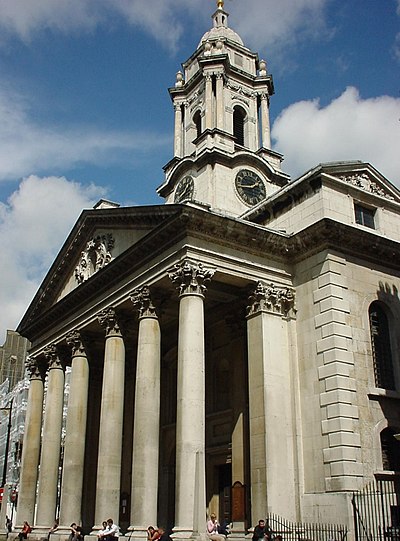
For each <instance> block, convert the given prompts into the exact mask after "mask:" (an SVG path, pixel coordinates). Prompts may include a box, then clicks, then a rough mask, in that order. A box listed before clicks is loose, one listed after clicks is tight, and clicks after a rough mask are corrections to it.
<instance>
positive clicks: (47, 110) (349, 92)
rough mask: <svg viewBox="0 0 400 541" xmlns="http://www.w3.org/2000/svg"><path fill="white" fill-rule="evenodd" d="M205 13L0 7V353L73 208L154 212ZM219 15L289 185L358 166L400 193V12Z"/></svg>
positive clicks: (84, 4)
mask: <svg viewBox="0 0 400 541" xmlns="http://www.w3.org/2000/svg"><path fill="white" fill-rule="evenodd" d="M215 7H216V3H215V0H186V1H185V2H183V1H182V0H180V1H178V0H153V1H152V2H151V1H150V0H148V1H144V0H35V2H32V1H31V0H0V242H1V246H2V258H1V260H0V275H1V277H2V279H1V285H0V306H1V307H2V310H1V311H0V312H1V313H2V315H1V316H0V343H2V335H3V334H4V330H5V329H6V328H10V329H12V328H15V327H16V325H17V324H18V322H19V320H20V319H21V317H22V315H23V312H24V310H25V309H26V307H27V305H28V304H29V302H30V299H31V298H32V296H33V294H34V293H35V291H36V289H37V287H38V285H39V284H40V282H41V280H42V279H43V277H44V274H45V273H46V271H47V269H48V267H49V266H50V264H51V262H52V260H53V258H54V257H55V255H56V253H57V251H58V250H59V248H60V246H61V245H62V243H63V240H64V239H65V237H66V235H67V234H68V232H69V230H70V229H71V227H72V226H73V224H74V222H75V220H76V219H77V217H78V216H79V214H80V212H81V210H82V208H88V207H89V208H90V207H91V206H93V204H94V203H95V202H96V201H97V200H98V199H100V198H101V197H105V198H108V199H111V200H113V201H116V202H119V203H121V204H123V205H136V204H139V205H143V204H158V203H162V200H161V199H160V198H159V197H158V196H157V194H156V192H155V189H156V187H157V186H158V185H160V184H161V183H162V181H163V171H162V166H163V165H164V164H165V163H167V162H168V161H169V160H170V159H171V157H172V133H173V111H172V107H171V101H170V98H169V95H168V92H167V88H168V87H169V86H173V84H174V81H175V73H176V72H177V71H178V70H179V69H180V64H181V62H183V61H185V60H186V59H187V58H188V57H189V56H190V55H191V54H192V52H193V51H194V50H195V48H196V47H197V45H198V43H199V41H200V38H201V36H202V35H203V34H204V32H206V31H207V30H208V29H209V28H210V27H211V19H210V16H211V14H212V13H213V11H214V10H215ZM250 7H251V9H249V3H248V2H244V0H226V2H225V8H226V10H227V11H228V12H229V13H230V18H229V25H230V26H231V27H232V28H234V29H235V30H236V31H237V32H238V33H239V34H240V35H241V37H242V39H243V40H244V43H245V45H247V46H248V47H250V48H251V49H253V50H255V51H257V52H258V53H259V56H260V58H264V59H265V60H267V63H268V70H269V72H270V73H272V75H273V77H274V83H275V91H276V94H275V95H274V96H273V98H272V100H271V121H272V123H273V127H272V136H273V141H274V148H275V150H278V151H279V152H282V153H283V154H284V155H285V161H284V162H283V168H284V170H285V171H286V172H288V173H290V174H291V175H292V177H293V178H296V177H297V176H298V175H300V174H301V173H302V172H304V171H306V170H307V169H308V168H311V167H313V166H314V165H316V164H318V163H320V162H322V161H332V160H342V159H362V160H365V161H369V162H371V163H373V164H374V165H375V167H377V168H378V169H379V170H380V171H381V172H382V173H383V174H384V175H386V176H387V177H388V178H389V180H391V181H392V182H393V183H394V184H396V185H397V186H400V168H399V158H398V155H399V147H400V144H399V143H400V133H399V131H400V77H399V68H400V0H279V2H277V1H276V0H252V2H251V3H250Z"/></svg>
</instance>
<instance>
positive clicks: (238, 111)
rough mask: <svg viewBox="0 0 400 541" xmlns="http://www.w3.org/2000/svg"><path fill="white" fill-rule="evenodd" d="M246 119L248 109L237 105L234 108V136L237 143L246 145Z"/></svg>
mask: <svg viewBox="0 0 400 541" xmlns="http://www.w3.org/2000/svg"><path fill="white" fill-rule="evenodd" d="M245 119H246V111H245V110H244V109H242V108H241V107H238V106H236V107H235V108H234V109H233V136H234V138H235V143H236V144H237V145H240V146H242V147H244V146H245V145H244V143H245V141H244V121H245Z"/></svg>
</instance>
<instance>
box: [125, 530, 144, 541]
mask: <svg viewBox="0 0 400 541" xmlns="http://www.w3.org/2000/svg"><path fill="white" fill-rule="evenodd" d="M120 537H123V538H124V541H125V540H129V539H135V540H136V539H142V541H146V539H147V527H145V526H129V528H128V531H127V532H126V534H125V535H123V536H120Z"/></svg>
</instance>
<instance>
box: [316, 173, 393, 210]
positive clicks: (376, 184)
mask: <svg viewBox="0 0 400 541" xmlns="http://www.w3.org/2000/svg"><path fill="white" fill-rule="evenodd" d="M349 165H350V164H349ZM335 169H336V170H334V171H332V170H331V167H330V164H327V165H326V166H324V165H322V171H323V172H327V173H328V174H329V175H330V176H332V177H334V178H336V179H338V180H341V181H342V182H345V183H346V184H347V185H348V186H351V187H352V188H353V189H354V188H356V189H358V190H360V191H361V192H364V193H367V194H371V195H374V196H379V197H383V198H384V199H386V200H388V201H394V202H396V203H400V191H399V190H398V189H397V188H396V187H395V186H394V185H393V184H392V183H391V182H390V181H389V180H388V179H387V178H386V177H384V176H383V175H382V174H381V173H380V172H379V171H377V170H376V169H375V168H374V167H373V166H372V165H370V164H366V163H359V164H357V163H352V164H351V166H349V167H346V164H343V166H341V165H340V164H337V165H335Z"/></svg>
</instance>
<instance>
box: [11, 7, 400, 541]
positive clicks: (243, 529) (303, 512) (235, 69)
mask: <svg viewBox="0 0 400 541" xmlns="http://www.w3.org/2000/svg"><path fill="white" fill-rule="evenodd" d="M169 92H170V96H171V100H172V103H173V109H174V152H173V156H172V159H171V160H170V161H169V162H168V163H167V164H166V166H165V167H164V172H165V176H164V180H163V183H162V185H161V186H160V187H159V188H158V194H159V195H160V196H161V197H162V198H163V199H164V200H165V204H160V205H154V206H133V207H120V206H119V205H117V204H114V203H111V202H109V201H105V200H102V201H100V202H99V203H98V204H97V205H96V206H95V207H94V208H93V209H90V210H84V211H83V212H82V214H81V215H80V217H79V218H78V220H77V222H76V224H75V226H74V227H73V229H72V231H71V233H70V235H69V236H68V238H67V239H66V241H65V243H64V245H63V246H62V248H61V250H60V252H59V254H58V255H57V257H56V259H55V261H54V263H53V264H52V266H51V268H50V270H49V272H48V274H47V276H46V277H45V279H44V281H43V283H42V284H41V286H40V288H39V290H38V292H37V294H36V296H35V297H34V299H33V301H32V303H31V305H30V306H29V308H28V309H27V311H26V313H25V315H24V317H23V319H22V321H21V323H20V324H19V327H18V329H17V331H18V332H19V333H20V334H21V335H22V336H24V337H26V338H27V339H28V340H29V341H30V342H31V349H30V358H29V366H28V367H29V371H30V388H29V398H28V404H27V418H26V425H25V437H24V443H23V450H22V467H21V477H20V485H19V493H18V508H17V525H22V523H23V521H24V520H27V521H28V522H29V523H30V524H32V526H33V531H32V533H31V534H30V536H31V537H32V539H35V538H37V539H40V538H42V537H43V536H46V535H47V533H48V531H49V529H50V527H51V526H52V525H53V523H54V521H55V519H56V517H59V524H60V525H59V529H58V530H57V532H56V533H55V534H53V537H52V539H53V538H54V540H55V539H62V540H64V539H67V538H68V535H69V533H70V529H69V526H70V524H71V523H72V522H76V523H81V524H82V526H83V530H84V532H85V534H87V537H88V539H91V538H93V539H94V540H96V539H97V537H96V534H97V532H98V531H99V530H100V529H101V528H102V521H103V520H106V519H107V518H109V517H111V518H112V519H113V520H114V522H116V523H118V524H119V526H120V527H121V530H122V532H123V533H124V534H125V535H126V536H127V537H132V538H133V539H136V538H137V539H141V540H143V541H144V540H145V539H146V538H147V534H146V529H147V527H148V526H149V525H150V524H152V525H160V526H161V525H163V526H165V527H166V528H168V529H171V530H172V535H173V537H174V538H176V539H182V540H189V539H197V538H199V537H200V536H204V535H205V531H206V520H207V517H208V516H209V515H210V514H211V513H212V512H214V513H216V514H217V516H218V518H219V521H220V522H223V521H228V522H230V523H232V531H233V533H232V535H234V536H235V537H237V538H238V539H243V540H244V538H245V535H246V534H247V532H248V530H249V528H251V526H254V524H256V523H257V522H258V520H259V519H260V518H265V517H267V516H268V515H269V514H270V513H273V514H275V515H277V516H279V517H282V518H283V519H285V520H288V521H303V522H319V523H340V524H343V523H344V524H345V525H346V526H347V527H348V528H349V529H350V530H352V528H353V510H352V505H351V500H352V496H353V493H354V492H357V491H360V490H362V489H363V488H364V487H365V486H367V485H368V484H369V483H371V482H373V480H374V479H375V478H376V477H377V476H378V477H379V476H387V477H389V478H393V479H394V478H396V479H397V478H398V477H397V475H398V473H396V471H397V472H399V471H400V442H399V441H398V439H397V438H400V436H399V433H400V299H399V290H400V191H399V190H398V189H397V188H396V187H395V186H394V185H393V184H391V183H390V181H389V180H388V179H386V178H385V177H384V176H383V175H382V174H381V173H380V172H379V171H377V170H376V169H375V168H374V167H373V165H371V164H369V163H363V162H360V161H351V162H334V163H325V164H320V165H316V167H314V168H313V169H311V170H309V171H307V172H305V173H304V174H303V175H302V176H300V177H299V178H297V179H293V180H292V179H291V178H290V177H289V175H288V174H286V173H285V171H284V167H283V165H282V162H283V156H282V155H281V154H279V153H278V152H276V151H274V150H272V148H271V137H270V121H269V107H270V100H271V99H273V94H274V84H273V79H272V76H271V74H270V73H269V72H268V69H267V63H266V62H265V61H264V60H262V59H260V58H259V56H258V55H257V53H255V52H253V51H251V50H250V49H249V48H248V47H246V45H245V44H244V43H243V41H242V39H241V38H240V36H239V35H238V34H237V33H236V32H235V31H234V30H232V29H231V28H230V26H229V24H228V13H227V12H226V10H225V7H224V2H223V0H218V1H217V6H216V11H215V13H214V14H213V15H212V27H211V29H210V30H209V31H208V32H206V33H205V34H204V36H203V37H202V38H201V40H200V43H199V44H198V46H197V49H196V50H195V51H194V53H193V54H192V56H191V57H190V58H189V59H188V60H187V61H186V62H184V63H183V64H182V71H180V72H178V74H177V75H176V80H175V83H174V86H173V88H171V89H170V90H169ZM67 367H69V370H70V387H69V394H68V404H67V406H66V404H65V400H64V397H65V394H66V393H65V370H66V368H67ZM64 408H66V412H67V413H66V425H65V426H64V427H63V423H62V419H63V409H64ZM397 497H398V501H397V503H396V502H394V504H393V505H392V507H393V509H396V508H397V510H398V509H399V505H400V501H399V500H400V496H399V494H398V495H397ZM399 520H400V513H399ZM125 532H126V533H125Z"/></svg>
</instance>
